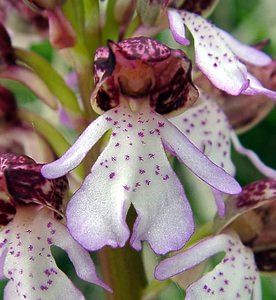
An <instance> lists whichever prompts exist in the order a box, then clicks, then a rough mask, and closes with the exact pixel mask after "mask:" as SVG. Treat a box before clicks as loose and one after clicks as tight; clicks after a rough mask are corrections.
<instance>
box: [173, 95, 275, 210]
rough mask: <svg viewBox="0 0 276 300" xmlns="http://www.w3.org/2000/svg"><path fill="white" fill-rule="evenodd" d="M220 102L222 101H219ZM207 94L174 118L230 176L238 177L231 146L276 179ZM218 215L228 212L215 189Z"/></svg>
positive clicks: (180, 127) (186, 133)
mask: <svg viewBox="0 0 276 300" xmlns="http://www.w3.org/2000/svg"><path fill="white" fill-rule="evenodd" d="M217 102H219V100H218V101H217ZM217 102H216V101H214V100H213V99H212V98H210V97H209V96H208V95H207V94H206V93H204V92H202V91H200V97H199V100H198V102H197V104H196V105H194V106H193V107H191V108H190V109H189V110H187V111H185V112H184V113H183V114H181V115H178V116H176V117H173V118H171V119H170V122H171V123H173V124H174V125H175V126H176V127H177V128H178V129H179V130H180V131H181V132H183V133H184V134H185V135H186V136H187V137H188V138H189V139H190V141H192V142H193V143H194V144H195V145H196V146H197V147H198V148H199V149H200V150H201V151H202V152H203V153H204V154H205V155H206V156H207V157H208V158H209V159H210V160H211V161H213V162H214V163H215V164H216V165H218V166H221V167H222V168H223V169H224V170H225V171H226V172H227V173H228V174H231V175H232V176H234V175H235V166H234V165H233V163H232V160H231V144H232V145H233V146H234V148H235V150H236V151H237V152H238V153H240V154H242V155H245V156H247V157H248V159H249V160H250V161H251V162H252V163H253V164H254V165H255V167H256V168H257V169H258V170H260V171H261V172H262V173H263V174H264V175H265V176H267V177H272V178H275V179H276V171H275V170H273V169H272V168H270V167H267V166H266V165H264V164H263V163H262V161H261V160H260V159H259V157H258V156H257V155H256V154H255V153H254V152H253V151H251V150H249V149H246V148H244V147H243V146H242V145H241V144H240V142H239V139H238V137H237V135H236V133H235V131H234V130H233V129H232V128H231V126H230V124H229V122H228V119H227V117H226V115H225V113H224V111H223V109H222V108H221V107H220V106H219V105H218V104H217ZM213 193H214V198H215V200H216V204H217V208H218V212H219V214H220V215H221V216H223V215H224V213H225V206H224V199H223V196H222V195H221V193H219V192H218V191H216V190H214V189H213Z"/></svg>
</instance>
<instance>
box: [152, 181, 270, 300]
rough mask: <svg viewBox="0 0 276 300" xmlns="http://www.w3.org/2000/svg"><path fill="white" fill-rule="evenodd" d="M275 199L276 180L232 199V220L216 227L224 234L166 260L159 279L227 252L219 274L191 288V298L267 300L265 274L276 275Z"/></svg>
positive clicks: (260, 183) (229, 201) (252, 186)
mask: <svg viewBox="0 0 276 300" xmlns="http://www.w3.org/2000/svg"><path fill="white" fill-rule="evenodd" d="M275 197H276V181H275V180H273V179H266V180H261V181H257V182H254V183H251V184H249V185H247V186H245V187H244V188H243V191H242V192H241V193H240V194H239V195H235V196H233V197H232V196H231V197H229V198H228V199H227V202H226V207H227V212H228V213H227V216H226V218H225V219H224V220H222V219H219V220H218V223H217V224H216V228H217V230H218V229H219V231H221V230H223V232H221V233H219V234H218V235H216V236H212V237H208V238H206V239H204V240H201V241H200V242H198V243H197V244H195V245H194V246H192V247H190V248H189V249H186V250H184V251H183V252H181V253H179V254H177V255H175V256H172V257H170V258H167V259H165V260H164V261H162V262H161V263H160V264H159V265H158V266H157V267H156V270H155V276H156V278H157V279H159V280H164V279H165V278H168V277H171V276H174V275H176V274H179V273H180V272H185V271H186V272H188V270H189V269H191V268H194V267H195V266H196V265H199V264H201V263H202V262H204V261H205V260H206V259H208V258H209V257H211V256H214V255H215V254H218V253H221V252H224V253H225V256H224V257H223V258H222V259H221V262H220V263H219V264H218V265H217V266H216V267H215V268H214V269H213V270H211V271H209V272H208V273H207V274H205V275H204V276H203V277H201V278H200V279H198V280H196V281H195V282H194V283H192V284H191V285H190V286H189V287H188V288H187V290H186V298H185V299H187V300H188V299H193V300H199V299H202V297H204V299H225V300H228V299H229V300H232V299H245V300H246V299H248V300H251V299H253V300H255V299H261V297H262V296H261V286H260V275H259V271H265V272H273V271H275V258H273V253H274V254H275V225H276V224H275V199H276V198H275ZM249 247H250V248H249ZM195 253H196V254H197V255H195ZM254 255H255V259H254Z"/></svg>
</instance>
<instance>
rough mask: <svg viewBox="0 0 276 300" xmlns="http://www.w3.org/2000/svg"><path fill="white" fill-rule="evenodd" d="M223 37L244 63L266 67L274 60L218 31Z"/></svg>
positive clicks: (224, 32)
mask: <svg viewBox="0 0 276 300" xmlns="http://www.w3.org/2000/svg"><path fill="white" fill-rule="evenodd" d="M218 30H219V31H220V35H221V37H222V38H223V39H224V41H225V42H226V43H227V45H228V47H229V48H230V49H231V50H232V51H233V52H234V53H235V54H236V55H237V56H238V57H239V58H240V59H241V60H242V61H244V62H248V63H250V64H252V65H255V66H266V65H268V64H270V63H271V61H272V59H271V57H270V56H269V55H267V54H265V53H264V52H262V51H260V50H258V49H256V48H254V47H250V46H247V45H245V44H243V43H241V42H240V41H238V40H237V39H235V38H234V37H233V36H232V35H230V34H229V33H227V32H226V31H224V30H221V29H218Z"/></svg>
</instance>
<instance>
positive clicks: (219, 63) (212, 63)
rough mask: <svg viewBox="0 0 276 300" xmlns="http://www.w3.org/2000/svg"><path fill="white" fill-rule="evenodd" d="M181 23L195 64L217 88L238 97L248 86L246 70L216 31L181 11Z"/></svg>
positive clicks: (201, 19)
mask: <svg viewBox="0 0 276 300" xmlns="http://www.w3.org/2000/svg"><path fill="white" fill-rule="evenodd" d="M180 14H181V17H182V19H183V22H184V24H185V25H186V26H187V27H188V28H189V30H190V32H191V33H192V35H193V38H194V44H195V62H196V64H197V65H198V67H199V69H200V70H201V71H202V72H203V73H204V74H205V75H206V76H207V77H208V78H209V79H210V81H211V82H212V83H213V84H214V85H215V86H216V87H218V88H219V89H221V90H223V91H225V92H227V93H229V94H231V95H238V94H240V93H241V92H242V91H243V90H245V89H246V88H247V87H248V84H249V83H248V80H247V69H246V67H245V65H244V64H242V63H241V62H240V61H239V59H238V57H237V56H236V55H235V54H234V53H233V52H232V50H231V49H230V47H229V46H228V44H227V43H226V42H225V41H224V37H223V36H222V34H221V31H220V29H218V28H216V27H215V26H214V25H212V24H211V23H209V22H208V21H207V20H205V19H204V18H202V17H200V16H198V15H196V14H193V13H190V12H187V11H181V12H180Z"/></svg>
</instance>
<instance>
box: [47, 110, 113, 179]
mask: <svg viewBox="0 0 276 300" xmlns="http://www.w3.org/2000/svg"><path fill="white" fill-rule="evenodd" d="M108 114H109V113H108V112H107V113H105V114H104V115H102V116H100V117H98V118H97V119H96V120H95V121H93V122H92V123H91V124H90V125H89V126H88V127H87V128H86V129H85V131H84V132H83V133H82V134H81V135H80V137H79V138H78V139H77V141H76V142H75V143H74V144H73V145H72V146H71V147H70V148H69V149H68V150H67V151H66V152H65V153H64V154H63V156H62V157H61V158H59V159H58V160H56V161H54V162H52V163H50V164H47V165H45V166H43V167H42V169H41V173H42V175H43V176H44V177H46V178H57V177H60V176H62V175H64V174H67V173H68V172H69V171H71V170H73V169H74V168H76V167H77V166H78V165H79V164H80V162H81V161H82V160H83V158H84V157H85V155H86V154H87V152H88V151H89V150H90V149H91V148H92V147H93V146H94V144H95V143H96V142H97V141H98V140H99V139H100V137H101V136H102V135H103V134H104V133H105V132H106V131H107V130H108V129H110V127H111V125H110V124H109V123H108V122H107V121H106V117H107V116H108Z"/></svg>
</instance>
